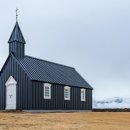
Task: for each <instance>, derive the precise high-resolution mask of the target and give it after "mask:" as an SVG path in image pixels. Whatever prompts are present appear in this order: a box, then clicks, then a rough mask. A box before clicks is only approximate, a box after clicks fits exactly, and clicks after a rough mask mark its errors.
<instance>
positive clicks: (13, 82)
mask: <svg viewBox="0 0 130 130" xmlns="http://www.w3.org/2000/svg"><path fill="white" fill-rule="evenodd" d="M11 84H14V85H16V84H17V82H16V80H15V79H14V78H13V76H10V77H9V79H8V80H7V81H6V83H5V86H9V85H11Z"/></svg>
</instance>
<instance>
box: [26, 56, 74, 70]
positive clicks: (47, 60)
mask: <svg viewBox="0 0 130 130" xmlns="http://www.w3.org/2000/svg"><path fill="white" fill-rule="evenodd" d="M25 57H28V58H31V59H35V60H39V61H44V62H48V63H50V64H55V65H59V66H63V67H67V68H71V69H74V70H75V68H74V67H71V66H67V65H63V64H59V63H55V62H52V61H48V60H43V59H40V58H36V57H32V56H28V55H25Z"/></svg>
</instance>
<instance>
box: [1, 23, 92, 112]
mask: <svg viewBox="0 0 130 130" xmlns="http://www.w3.org/2000/svg"><path fill="white" fill-rule="evenodd" d="M8 43H9V55H8V57H7V60H6V62H5V63H4V65H3V67H2V69H1V71H0V109H1V110H28V111H29V110H42V111H62V110H63V111H66V110H67V111H71V110H72V111H79V110H92V87H91V86H90V85H89V84H88V83H87V82H86V81H85V80H84V79H83V78H82V77H81V75H80V74H79V73H78V72H77V71H76V70H75V68H72V67H68V66H65V65H61V64H57V63H53V62H50V61H46V60H42V59H38V58H35V57H31V56H27V55H25V44H26V42H25V40H24V37H23V35H22V32H21V30H20V27H19V24H18V22H16V25H15V27H14V29H13V32H12V34H11V36H10V38H9V41H8Z"/></svg>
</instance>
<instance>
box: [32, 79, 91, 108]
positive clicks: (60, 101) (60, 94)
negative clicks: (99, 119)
mask: <svg viewBox="0 0 130 130" xmlns="http://www.w3.org/2000/svg"><path fill="white" fill-rule="evenodd" d="M43 84H44V83H43V82H38V81H33V83H32V95H33V102H32V106H33V107H32V109H40V110H91V109H92V90H91V89H86V101H81V95H80V92H81V88H78V87H71V86H70V87H71V89H70V91H71V95H70V100H69V101H68V100H64V86H63V85H58V84H52V86H51V99H44V85H43Z"/></svg>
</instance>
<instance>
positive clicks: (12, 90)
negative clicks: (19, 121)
mask: <svg viewBox="0 0 130 130" xmlns="http://www.w3.org/2000/svg"><path fill="white" fill-rule="evenodd" d="M16 85H17V82H16V81H15V79H14V78H13V77H12V76H10V78H9V79H8V80H7V82H6V109H7V110H14V109H16Z"/></svg>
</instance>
